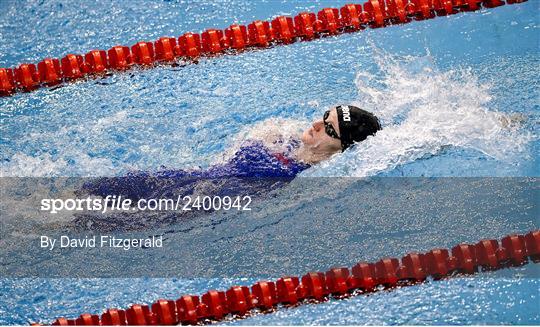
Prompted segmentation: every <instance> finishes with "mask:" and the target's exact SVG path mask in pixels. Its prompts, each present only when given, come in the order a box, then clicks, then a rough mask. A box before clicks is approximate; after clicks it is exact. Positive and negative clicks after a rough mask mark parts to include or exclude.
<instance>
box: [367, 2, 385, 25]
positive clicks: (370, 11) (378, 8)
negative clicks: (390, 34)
mask: <svg viewBox="0 0 540 327" xmlns="http://www.w3.org/2000/svg"><path fill="white" fill-rule="evenodd" d="M383 8H384V3H381V2H379V0H369V1H368V2H366V3H365V4H364V11H365V12H366V15H367V17H368V20H369V23H370V24H371V27H383V26H384V19H385V16H384V11H383V10H384V9H383Z"/></svg>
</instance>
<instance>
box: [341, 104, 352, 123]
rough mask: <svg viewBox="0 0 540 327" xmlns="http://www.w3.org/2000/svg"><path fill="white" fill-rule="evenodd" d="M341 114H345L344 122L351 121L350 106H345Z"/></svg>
mask: <svg viewBox="0 0 540 327" xmlns="http://www.w3.org/2000/svg"><path fill="white" fill-rule="evenodd" d="M341 112H342V114H343V121H351V111H350V110H349V106H343V107H342V108H341Z"/></svg>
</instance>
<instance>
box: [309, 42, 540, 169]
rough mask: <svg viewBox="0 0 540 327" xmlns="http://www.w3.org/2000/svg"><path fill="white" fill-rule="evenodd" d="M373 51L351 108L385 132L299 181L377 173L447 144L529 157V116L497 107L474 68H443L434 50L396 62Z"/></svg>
mask: <svg viewBox="0 0 540 327" xmlns="http://www.w3.org/2000/svg"><path fill="white" fill-rule="evenodd" d="M373 51H374V55H373V57H374V58H375V60H376V63H377V69H376V70H375V71H360V72H358V73H357V75H356V81H355V83H356V87H357V89H358V99H357V101H356V102H355V103H354V104H355V105H357V106H359V107H362V108H365V109H367V110H369V111H372V112H374V113H375V114H376V115H377V116H378V117H380V119H381V121H382V124H383V130H382V131H380V132H378V133H377V135H376V137H369V138H368V139H367V140H365V141H364V142H362V143H360V144H357V145H356V146H355V147H354V148H352V149H351V150H350V151H346V152H345V153H343V154H341V155H336V156H334V157H333V158H331V159H330V160H328V161H326V162H323V163H321V164H319V165H318V166H316V167H313V168H312V169H310V170H308V171H306V172H304V173H303V174H302V176H354V177H363V176H372V175H375V174H377V173H380V172H383V171H390V170H392V169H394V168H396V167H398V166H400V165H404V164H407V163H411V162H413V161H415V160H419V159H421V158H427V157H431V156H433V155H437V154H439V153H440V152H441V151H443V150H444V149H446V148H449V147H457V148H464V149H473V150H476V151H478V152H480V153H481V154H483V156H485V157H488V158H493V159H496V160H501V161H512V160H513V159H514V158H515V156H516V155H519V156H520V158H523V157H524V156H530V155H528V154H527V153H526V150H525V146H526V145H527V143H528V142H530V141H531V140H532V139H534V138H535V137H534V136H533V135H532V134H531V133H530V132H527V131H525V130H524V129H522V128H520V125H521V122H522V121H523V120H524V119H525V117H524V116H522V115H519V114H504V113H501V112H498V111H495V110H493V108H491V107H490V105H491V100H492V95H491V92H490V89H491V87H492V86H491V85H489V84H486V83H480V81H479V79H478V77H477V76H475V74H474V73H473V72H472V70H471V69H468V68H462V67H460V68H454V69H451V70H448V71H439V70H438V69H437V68H436V67H435V65H434V64H433V58H432V57H431V56H430V55H429V52H428V53H427V54H426V55H425V56H423V57H411V56H407V57H398V56H394V55H390V54H388V53H384V52H382V51H381V50H379V49H376V48H374V50H373Z"/></svg>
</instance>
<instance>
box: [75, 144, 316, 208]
mask: <svg viewBox="0 0 540 327" xmlns="http://www.w3.org/2000/svg"><path fill="white" fill-rule="evenodd" d="M296 146H297V144H293V145H292V147H296ZM306 168H309V165H307V164H305V163H302V162H299V161H297V160H294V159H291V158H289V157H287V156H286V155H284V154H281V153H271V152H270V151H269V150H268V148H267V147H265V146H264V145H263V144H262V143H260V142H255V143H252V144H249V145H245V146H242V147H241V148H240V149H239V150H238V151H237V152H236V153H235V155H234V156H233V158H232V159H231V160H229V161H228V162H226V163H223V164H218V165H215V166H212V167H210V168H209V169H207V170H181V169H164V170H158V171H155V172H147V171H137V172H130V173H128V174H127V175H126V176H123V177H103V178H98V179H97V180H93V181H92V182H90V183H87V184H85V186H84V189H85V190H86V191H87V192H90V193H91V194H95V195H99V196H102V197H104V196H107V195H122V196H124V197H128V198H131V199H133V200H138V199H140V198H145V197H156V196H160V197H165V196H175V195H179V194H191V193H192V192H193V191H194V188H195V187H196V186H197V184H198V183H197V182H198V181H201V180H208V179H220V180H222V181H223V182H225V184H226V186H225V185H223V187H220V188H219V190H216V189H215V188H212V194H213V195H217V194H216V192H217V193H219V194H222V195H230V196H232V195H236V194H242V193H244V194H245V191H246V187H247V189H249V191H255V190H254V189H253V188H256V189H257V191H258V192H255V193H259V192H263V191H265V189H266V188H267V187H268V185H269V184H271V183H270V180H273V183H275V180H276V179H279V180H282V181H284V182H285V181H290V180H292V179H293V178H294V177H295V176H296V175H297V174H298V173H300V172H301V171H303V170H305V169H306ZM248 180H249V182H247V181H248ZM278 184H280V183H278ZM197 190H198V191H199V190H200V188H198V189H197ZM267 190H268V189H266V191H267ZM207 195H210V194H207Z"/></svg>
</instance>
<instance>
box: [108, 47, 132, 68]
mask: <svg viewBox="0 0 540 327" xmlns="http://www.w3.org/2000/svg"><path fill="white" fill-rule="evenodd" d="M107 54H108V56H109V66H110V67H111V68H112V69H116V70H125V69H128V68H129V67H130V66H131V65H132V64H133V62H132V57H131V52H130V51H129V48H128V47H126V46H121V45H117V46H114V47H112V48H110V49H109V51H107Z"/></svg>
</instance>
